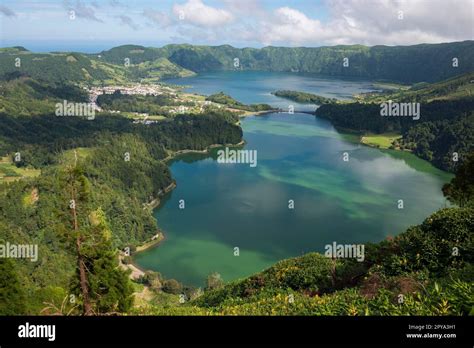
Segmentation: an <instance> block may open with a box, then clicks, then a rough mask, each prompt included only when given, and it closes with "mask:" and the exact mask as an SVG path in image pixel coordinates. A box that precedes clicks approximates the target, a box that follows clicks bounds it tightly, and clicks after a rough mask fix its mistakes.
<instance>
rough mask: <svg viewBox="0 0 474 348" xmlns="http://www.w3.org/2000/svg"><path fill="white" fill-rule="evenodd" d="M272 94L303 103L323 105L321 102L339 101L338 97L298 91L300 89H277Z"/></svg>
mask: <svg viewBox="0 0 474 348" xmlns="http://www.w3.org/2000/svg"><path fill="white" fill-rule="evenodd" d="M272 94H273V95H275V96H277V97H280V98H285V99H288V100H293V101H295V102H297V103H301V104H318V105H321V104H328V103H335V102H336V101H337V99H335V98H326V97H322V96H320V95H316V94H312V93H306V92H298V91H288V90H281V91H275V92H273V93H272Z"/></svg>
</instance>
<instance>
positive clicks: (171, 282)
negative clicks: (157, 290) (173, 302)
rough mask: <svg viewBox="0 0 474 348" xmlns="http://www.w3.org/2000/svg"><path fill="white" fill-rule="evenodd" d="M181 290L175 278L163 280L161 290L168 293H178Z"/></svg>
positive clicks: (181, 287)
mask: <svg viewBox="0 0 474 348" xmlns="http://www.w3.org/2000/svg"><path fill="white" fill-rule="evenodd" d="M182 290H183V286H182V285H181V284H180V283H179V282H178V281H177V280H175V279H168V280H165V281H164V283H163V291H164V292H167V293H170V294H175V295H176V294H179V293H181V291H182Z"/></svg>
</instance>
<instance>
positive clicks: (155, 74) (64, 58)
mask: <svg viewBox="0 0 474 348" xmlns="http://www.w3.org/2000/svg"><path fill="white" fill-rule="evenodd" d="M236 69H237V70H262V71H285V72H301V73H314V74H321V75H328V76H340V77H351V78H352V77H354V78H364V79H372V80H389V81H398V82H404V83H416V82H436V81H441V80H444V79H447V78H450V77H453V76H457V75H461V74H465V73H469V72H472V71H473V70H474V42H473V41H464V42H454V43H444V44H422V45H414V46H393V47H391V46H373V47H367V46H362V45H351V46H333V47H316V48H305V47H298V48H287V47H264V48H262V49H255V48H242V49H240V48H234V47H232V46H229V45H223V46H192V45H167V46H164V47H161V48H153V47H143V46H137V45H124V46H119V47H115V48H112V49H110V50H107V51H103V52H100V53H97V54H81V53H74V52H72V53H67V52H54V53H48V54H37V53H32V52H30V51H28V50H26V49H25V48H23V47H13V48H3V49H1V50H0V75H3V74H5V73H11V72H13V71H20V72H23V73H26V74H28V75H29V76H31V77H33V78H35V79H40V80H46V81H50V82H67V81H69V82H70V81H75V82H81V83H86V84H98V85H100V84H103V83H106V84H107V83H124V82H126V81H128V80H134V81H148V82H156V81H158V80H160V79H163V78H170V77H183V76H190V75H192V74H194V73H199V72H204V71H213V70H236Z"/></svg>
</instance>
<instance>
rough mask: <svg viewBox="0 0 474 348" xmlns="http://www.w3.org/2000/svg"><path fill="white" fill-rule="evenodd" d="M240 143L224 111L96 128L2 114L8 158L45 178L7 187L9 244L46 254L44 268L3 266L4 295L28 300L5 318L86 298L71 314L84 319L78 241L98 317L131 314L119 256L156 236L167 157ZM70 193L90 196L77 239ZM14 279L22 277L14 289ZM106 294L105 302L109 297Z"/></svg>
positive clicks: (119, 120)
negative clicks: (155, 202)
mask: <svg viewBox="0 0 474 348" xmlns="http://www.w3.org/2000/svg"><path fill="white" fill-rule="evenodd" d="M241 138H242V131H241V129H240V127H238V126H236V125H235V116H234V115H233V114H230V113H229V114H227V113H225V112H224V114H213V113H210V114H208V115H204V116H201V117H195V116H190V115H179V116H177V117H176V118H175V119H173V120H170V121H163V122H161V123H158V124H151V125H143V124H133V123H132V121H131V120H129V119H126V118H123V117H118V116H99V117H97V118H96V119H95V120H93V121H88V120H85V119H80V118H75V117H71V118H60V117H55V116H42V117H36V118H35V117H21V116H19V117H11V116H7V115H5V114H2V115H0V139H1V140H0V153H1V155H2V156H5V155H10V154H12V151H13V152H14V153H20V154H21V160H20V161H17V162H15V165H16V166H18V167H36V168H40V169H41V175H39V176H38V177H32V178H23V179H22V180H19V181H13V182H6V183H3V184H0V194H1V197H2V199H0V236H1V240H3V241H15V242H16V243H24V244H38V245H39V253H40V255H41V261H40V262H39V263H32V262H29V261H28V260H19V261H18V262H14V263H13V262H9V261H8V260H6V261H5V260H0V267H5V268H8V272H6V273H4V274H2V275H1V278H2V279H1V280H0V284H1V286H0V288H1V291H0V296H2V297H3V296H7V297H8V296H14V295H12V293H11V292H12V291H13V292H15V291H17V292H21V298H20V297H18V298H17V299H16V300H15V299H12V301H13V302H14V303H17V304H18V306H19V307H18V308H15V307H14V306H12V307H8V308H6V307H1V308H0V313H1V314H8V313H14V314H22V313H23V314H39V313H40V312H41V311H42V310H45V312H44V313H50V314H52V313H55V311H56V310H57V308H56V307H58V308H59V307H61V303H62V301H63V300H64V298H65V297H66V296H67V295H68V294H69V295H71V294H73V295H75V296H77V299H78V300H77V302H76V304H75V305H74V306H73V305H70V306H69V304H68V310H69V309H71V310H72V312H73V313H76V314H77V313H84V314H86V312H87V311H86V309H85V305H86V303H85V302H86V301H85V298H84V292H83V289H82V287H81V284H80V282H79V280H78V279H79V278H78V277H75V276H74V274H75V272H76V271H78V270H77V269H76V267H75V266H74V264H75V263H77V256H76V254H77V250H75V249H74V247H72V246H74V243H73V241H71V240H70V238H71V235H77V236H78V237H77V238H79V239H78V240H81V241H82V242H83V247H82V248H81V253H83V254H81V255H82V256H81V257H83V258H84V260H87V262H89V263H88V264H87V269H89V272H88V276H89V284H90V288H89V289H88V292H89V295H90V294H92V293H93V294H95V296H96V298H95V299H94V298H93V297H92V296H91V297H90V298H89V307H90V311H92V312H93V313H95V314H99V313H106V312H115V311H118V312H125V311H127V310H128V309H129V308H130V305H131V299H130V295H131V292H130V286H131V284H129V281H128V280H127V278H126V276H125V275H121V273H123V272H118V271H117V263H118V259H117V252H116V250H117V249H123V248H124V247H130V248H131V250H133V248H134V247H135V246H136V245H138V244H141V243H143V242H144V241H146V240H148V239H150V238H151V237H152V236H153V235H155V234H156V233H157V231H158V227H157V222H156V220H155V218H154V217H153V216H152V212H151V210H150V209H146V208H145V207H144V203H146V202H149V201H151V200H152V199H154V198H157V197H159V196H160V195H161V193H162V192H163V191H164V190H165V189H166V188H167V187H168V186H169V185H170V184H171V183H172V182H173V180H172V178H171V175H170V172H169V169H168V166H167V165H166V164H165V163H164V162H163V161H162V160H163V159H164V158H166V157H167V156H168V155H169V151H175V150H182V149H196V150H202V149H205V148H206V147H208V146H209V145H212V144H234V143H238V142H240V141H241ZM71 187H72V188H71ZM71 190H72V192H76V195H77V196H78V197H79V192H83V196H84V197H83V198H81V200H79V198H76V200H75V201H76V202H77V206H78V208H77V216H78V219H79V220H78V221H79V222H78V225H79V228H78V229H77V231H76V232H74V231H72V229H71V226H72V225H73V224H72V222H71V214H70V207H69V204H70V201H71V196H70V195H71ZM81 197H82V196H81ZM99 231H100V232H99ZM98 236H102V237H98ZM4 276H5V277H8V278H4ZM10 277H14V279H16V281H15V283H14V284H13V285H11V284H10ZM124 277H125V278H124ZM93 279H94V281H93ZM107 282H110V284H108V285H107ZM7 283H8V284H7ZM15 284H16V285H15ZM11 286H14V287H15V289H12V288H11ZM96 287H97V289H96ZM104 288H105V289H106V291H107V294H102V295H101V291H102V290H103V289H104ZM18 289H25V290H24V291H19V290H18ZM98 289H102V290H101V291H99V290H98ZM86 290H87V289H86ZM18 296H20V295H18ZM46 302H47V303H52V304H51V306H46V305H45V303H46ZM0 303H3V298H2V299H1V301H0ZM53 304H54V306H53ZM50 307H51V308H50ZM53 307H54V308H53ZM90 311H89V312H87V313H89V314H91V313H92V312H90Z"/></svg>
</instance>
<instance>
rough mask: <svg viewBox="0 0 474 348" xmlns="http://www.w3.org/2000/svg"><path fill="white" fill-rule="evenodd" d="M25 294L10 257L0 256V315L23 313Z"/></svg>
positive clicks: (24, 309)
mask: <svg viewBox="0 0 474 348" xmlns="http://www.w3.org/2000/svg"><path fill="white" fill-rule="evenodd" d="M25 299H26V298H25V294H24V290H23V287H22V285H21V284H20V281H19V280H18V276H17V273H16V269H15V264H14V263H13V261H12V260H10V259H4V258H0V315H19V314H25V311H26V306H25Z"/></svg>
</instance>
